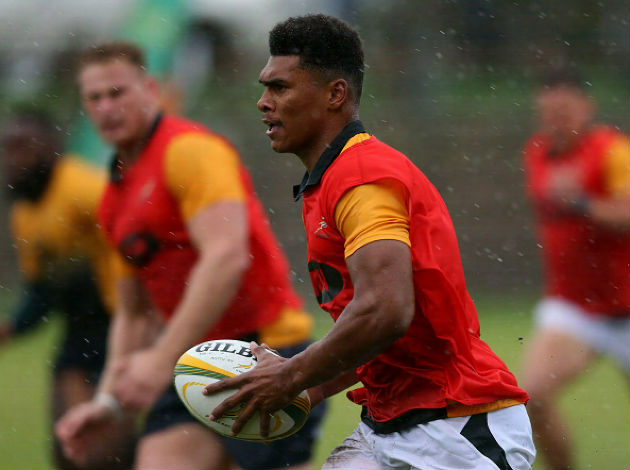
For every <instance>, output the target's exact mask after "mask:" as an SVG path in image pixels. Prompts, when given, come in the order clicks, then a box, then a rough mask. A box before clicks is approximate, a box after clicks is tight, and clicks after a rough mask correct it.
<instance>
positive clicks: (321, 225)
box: [314, 217, 330, 238]
mask: <svg viewBox="0 0 630 470" xmlns="http://www.w3.org/2000/svg"><path fill="white" fill-rule="evenodd" d="M318 225H319V226H318V227H317V230H315V232H314V233H315V236H316V237H320V238H330V235H328V234H327V233H322V230H325V229H327V228H328V224H327V223H326V219H325V218H324V217H322V220H320V221H319V224H318Z"/></svg>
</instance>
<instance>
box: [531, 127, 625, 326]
mask: <svg viewBox="0 0 630 470" xmlns="http://www.w3.org/2000/svg"><path fill="white" fill-rule="evenodd" d="M619 138H622V135H621V134H620V133H619V132H618V131H616V130H614V129H611V128H608V127H597V128H594V129H592V130H591V131H589V132H587V133H584V134H583V135H582V136H581V137H580V139H579V140H578V141H577V143H576V144H575V145H574V146H573V147H572V148H571V149H570V150H567V151H565V152H563V153H560V154H554V155H552V154H551V152H550V143H549V140H548V138H547V137H545V136H543V135H535V136H534V137H532V139H530V141H529V142H528V143H527V145H526V147H525V152H524V158H525V167H526V171H527V189H528V195H529V197H530V199H531V201H532V202H533V206H534V210H535V213H536V217H537V220H538V234H539V238H540V242H541V245H542V253H543V264H544V270H545V295H547V296H555V297H561V298H564V299H567V300H569V301H571V302H574V303H576V304H578V305H580V306H581V307H582V308H584V309H585V310H586V311H587V312H590V313H592V314H595V315H606V316H627V315H630V236H629V235H628V234H627V233H618V232H614V231H611V230H610V229H606V228H605V227H602V226H600V225H597V224H595V223H593V222H592V221H591V219H589V218H588V217H585V216H584V215H582V214H579V213H572V212H570V211H567V210H563V209H562V208H559V207H557V206H555V205H554V204H553V203H552V202H550V201H548V200H547V198H546V196H547V187H548V181H549V178H550V175H551V174H552V173H553V172H554V171H557V170H562V169H565V168H570V169H572V170H574V171H575V172H576V173H577V174H578V175H579V176H578V178H579V183H580V185H581V189H582V192H583V194H584V195H586V196H587V197H588V198H606V197H610V196H611V192H610V189H609V184H607V179H608V178H610V176H611V175H609V171H608V169H607V158H609V156H610V154H609V150H610V148H611V146H612V145H613V143H615V142H616V141H617V140H618V139H619ZM628 191H630V188H628Z"/></svg>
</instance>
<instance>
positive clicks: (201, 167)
mask: <svg viewBox="0 0 630 470" xmlns="http://www.w3.org/2000/svg"><path fill="white" fill-rule="evenodd" d="M166 152H167V153H166V159H165V166H166V168H165V171H166V181H167V185H168V187H169V189H170V191H171V194H173V195H174V197H175V199H176V200H177V201H178V202H179V207H180V210H181V212H182V215H183V217H184V220H186V221H188V220H190V219H191V218H192V217H193V216H195V215H196V214H197V213H198V212H199V211H200V210H201V209H203V208H205V207H208V206H210V205H212V204H216V203H218V202H233V201H245V197H246V192H245V187H244V186H243V182H242V180H241V170H240V160H239V156H238V153H237V152H236V150H234V148H232V146H230V145H229V144H228V143H227V142H225V141H224V140H223V139H222V138H221V137H218V136H214V135H210V134H201V133H190V134H183V135H181V136H179V137H177V138H175V139H173V142H171V144H170V145H169V147H168V149H167V151H166Z"/></svg>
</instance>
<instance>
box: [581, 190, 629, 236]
mask: <svg viewBox="0 0 630 470" xmlns="http://www.w3.org/2000/svg"><path fill="white" fill-rule="evenodd" d="M584 211H585V215H586V216H587V217H590V218H591V219H592V220H593V221H594V222H596V223H598V224H600V225H602V226H605V227H607V228H609V229H611V230H615V231H619V232H629V231H630V198H626V197H624V198H614V199H591V200H588V201H585V206H584Z"/></svg>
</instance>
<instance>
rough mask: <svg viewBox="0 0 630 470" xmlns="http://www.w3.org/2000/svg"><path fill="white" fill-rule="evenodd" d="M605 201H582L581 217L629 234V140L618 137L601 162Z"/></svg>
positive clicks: (603, 198) (594, 199) (601, 198)
mask: <svg viewBox="0 0 630 470" xmlns="http://www.w3.org/2000/svg"><path fill="white" fill-rule="evenodd" d="M604 184H605V189H606V191H607V193H608V196H606V197H594V198H590V199H584V200H583V201H581V202H582V204H583V209H584V213H585V215H586V216H587V217H590V218H591V219H592V220H593V221H594V222H596V223H598V224H600V225H603V226H605V227H608V228H610V229H612V230H616V231H622V232H628V231H630V139H628V137H626V136H619V137H618V138H617V139H616V140H615V141H614V142H613V143H612V145H611V146H610V147H609V149H608V151H607V152H606V155H605V159H604Z"/></svg>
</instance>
